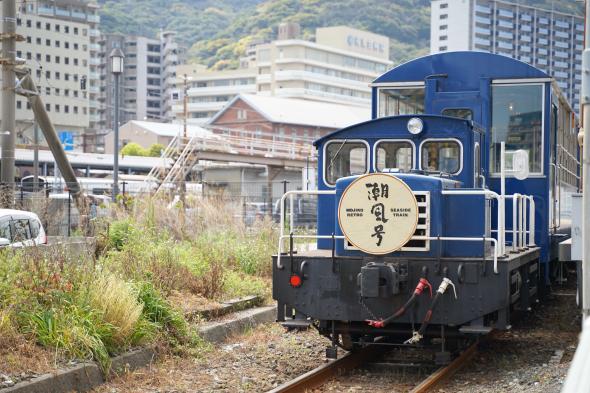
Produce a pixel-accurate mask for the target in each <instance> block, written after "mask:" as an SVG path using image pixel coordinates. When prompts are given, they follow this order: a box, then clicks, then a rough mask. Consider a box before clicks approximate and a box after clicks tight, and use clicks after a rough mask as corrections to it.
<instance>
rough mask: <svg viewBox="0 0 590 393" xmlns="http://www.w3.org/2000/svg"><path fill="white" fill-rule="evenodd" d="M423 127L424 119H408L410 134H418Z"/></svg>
mask: <svg viewBox="0 0 590 393" xmlns="http://www.w3.org/2000/svg"><path fill="white" fill-rule="evenodd" d="M423 129H424V123H423V122H422V119H419V118H417V117H412V118H411V119H410V120H408V131H409V132H410V134H413V135H418V134H419V133H421V132H422V130H423Z"/></svg>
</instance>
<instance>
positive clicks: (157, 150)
mask: <svg viewBox="0 0 590 393" xmlns="http://www.w3.org/2000/svg"><path fill="white" fill-rule="evenodd" d="M164 149H165V147H164V145H162V144H161V143H154V144H153V145H151V146H150V147H149V148H148V150H147V155H148V156H149V157H160V156H161V155H162V152H163V151H164Z"/></svg>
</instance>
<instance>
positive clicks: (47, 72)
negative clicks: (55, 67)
mask: <svg viewBox="0 0 590 393" xmlns="http://www.w3.org/2000/svg"><path fill="white" fill-rule="evenodd" d="M45 79H51V71H45Z"/></svg>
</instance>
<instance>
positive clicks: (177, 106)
mask: <svg viewBox="0 0 590 393" xmlns="http://www.w3.org/2000/svg"><path fill="white" fill-rule="evenodd" d="M176 75H177V78H176V89H175V93H173V105H172V112H173V114H174V118H175V119H176V121H182V120H183V119H184V103H183V91H184V78H185V77H186V79H187V84H188V85H187V87H188V94H187V95H188V104H187V112H188V116H187V122H188V123H191V124H204V123H207V122H208V121H209V120H210V119H211V118H212V117H213V116H214V115H215V114H216V113H217V112H218V111H219V110H220V109H221V108H223V107H224V106H225V105H226V104H227V103H228V102H229V101H231V99H232V98H234V97H235V96H236V95H237V94H240V93H255V92H256V69H255V68H240V69H237V70H226V71H210V70H207V69H206V68H205V67H204V66H202V65H199V64H187V65H180V66H178V67H177V68H176Z"/></svg>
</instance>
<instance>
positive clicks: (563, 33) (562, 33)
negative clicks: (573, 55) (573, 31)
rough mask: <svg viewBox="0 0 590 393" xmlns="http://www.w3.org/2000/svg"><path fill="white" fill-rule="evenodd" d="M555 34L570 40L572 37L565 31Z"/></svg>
mask: <svg viewBox="0 0 590 393" xmlns="http://www.w3.org/2000/svg"><path fill="white" fill-rule="evenodd" d="M553 34H554V35H555V36H556V37H559V38H569V37H570V35H569V34H568V33H566V32H565V31H556V32H554V33H553Z"/></svg>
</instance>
